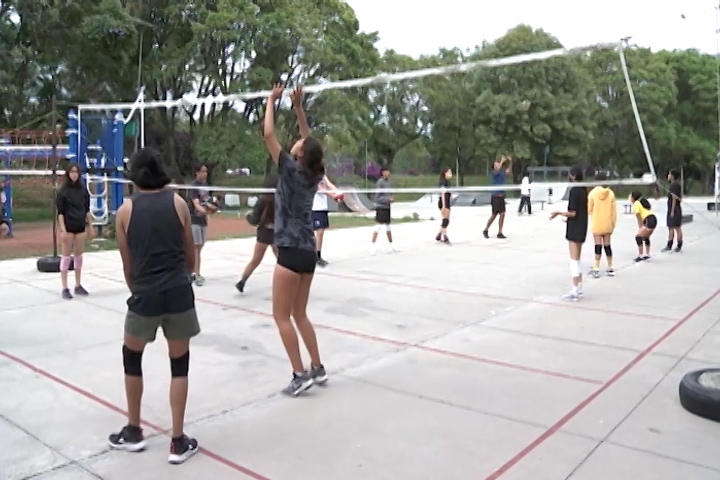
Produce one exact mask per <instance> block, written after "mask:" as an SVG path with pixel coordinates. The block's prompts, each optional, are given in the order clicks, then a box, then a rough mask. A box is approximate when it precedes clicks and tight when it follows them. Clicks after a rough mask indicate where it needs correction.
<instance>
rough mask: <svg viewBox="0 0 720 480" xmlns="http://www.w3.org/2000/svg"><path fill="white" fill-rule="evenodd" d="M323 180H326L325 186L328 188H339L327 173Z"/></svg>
mask: <svg viewBox="0 0 720 480" xmlns="http://www.w3.org/2000/svg"><path fill="white" fill-rule="evenodd" d="M322 181H323V182H325V186H326V187H327V189H328V190H337V189H338V188H337V187H336V186H335V184H334V183H332V182H331V181H330V179H329V178H328V176H327V175H325V176H324V177H323V179H322Z"/></svg>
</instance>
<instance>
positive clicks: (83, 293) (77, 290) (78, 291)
mask: <svg viewBox="0 0 720 480" xmlns="http://www.w3.org/2000/svg"><path fill="white" fill-rule="evenodd" d="M75 295H80V296H83V297H87V296H88V295H90V293H89V292H88V291H87V290H85V288H84V287H83V286H82V285H78V286H77V287H75Z"/></svg>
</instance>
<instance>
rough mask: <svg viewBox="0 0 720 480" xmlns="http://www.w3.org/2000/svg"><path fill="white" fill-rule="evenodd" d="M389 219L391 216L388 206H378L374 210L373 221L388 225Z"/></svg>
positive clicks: (390, 219)
mask: <svg viewBox="0 0 720 480" xmlns="http://www.w3.org/2000/svg"><path fill="white" fill-rule="evenodd" d="M391 221H392V217H391V216H390V209H389V208H378V209H376V210H375V223H381V224H383V225H390V222H391Z"/></svg>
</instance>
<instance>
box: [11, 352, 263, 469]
mask: <svg viewBox="0 0 720 480" xmlns="http://www.w3.org/2000/svg"><path fill="white" fill-rule="evenodd" d="M0 357H5V358H7V359H8V360H10V361H11V362H14V363H16V364H18V365H21V366H23V367H25V368H27V369H28V370H31V371H33V372H34V373H36V374H38V375H40V376H41V377H43V378H45V379H47V380H50V381H51V382H54V383H56V384H58V385H60V386H61V387H64V388H66V389H68V390H70V391H72V392H75V393H77V394H78V395H80V396H82V397H85V398H87V399H88V400H90V401H92V402H94V403H97V404H98V405H101V406H103V407H105V408H107V409H108V410H112V411H113V412H115V413H119V414H120V415H122V416H124V417H127V412H126V411H125V410H123V409H122V408H120V407H118V406H117V405H113V404H112V403H110V402H108V401H107V400H104V399H102V398H100V397H98V396H97V395H95V394H93V393H90V392H89V391H87V390H84V389H83V388H81V387H78V386H77V385H74V384H72V383H70V382H67V381H65V380H63V379H62V378H60V377H56V376H55V375H53V374H52V373H50V372H48V371H46V370H43V369H41V368H38V367H36V366H35V365H33V364H31V363H29V362H27V361H25V360H23V359H22V358H19V357H16V356H15V355H11V354H9V353H7V352H3V351H2V350H0ZM142 424H143V425H144V426H146V427H148V428H150V429H151V430H154V431H156V432H157V433H161V434H163V435H167V432H168V431H167V430H166V429H164V428H162V427H160V426H158V425H155V424H154V423H150V422H147V421H145V420H142ZM200 453H203V454H204V455H205V456H206V457H208V458H211V459H213V460H215V461H216V462H218V463H221V464H222V465H225V466H226V467H228V468H230V469H231V470H235V471H236V472H239V473H242V474H244V475H246V476H248V477H250V478H252V479H253V480H270V479H269V478H267V477H264V476H262V475H260V474H259V473H256V472H253V471H252V470H250V469H248V468H246V467H243V466H242V465H239V464H237V463H235V462H233V461H232V460H229V459H227V458H225V457H221V456H220V455H218V454H217V453H214V452H212V451H210V450H208V449H206V448H203V447H200Z"/></svg>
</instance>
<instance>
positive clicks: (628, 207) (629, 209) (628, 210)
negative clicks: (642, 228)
mask: <svg viewBox="0 0 720 480" xmlns="http://www.w3.org/2000/svg"><path fill="white" fill-rule="evenodd" d="M623 209H624V212H623V213H625V215H630V214H631V213H632V205H631V204H629V203H623Z"/></svg>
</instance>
